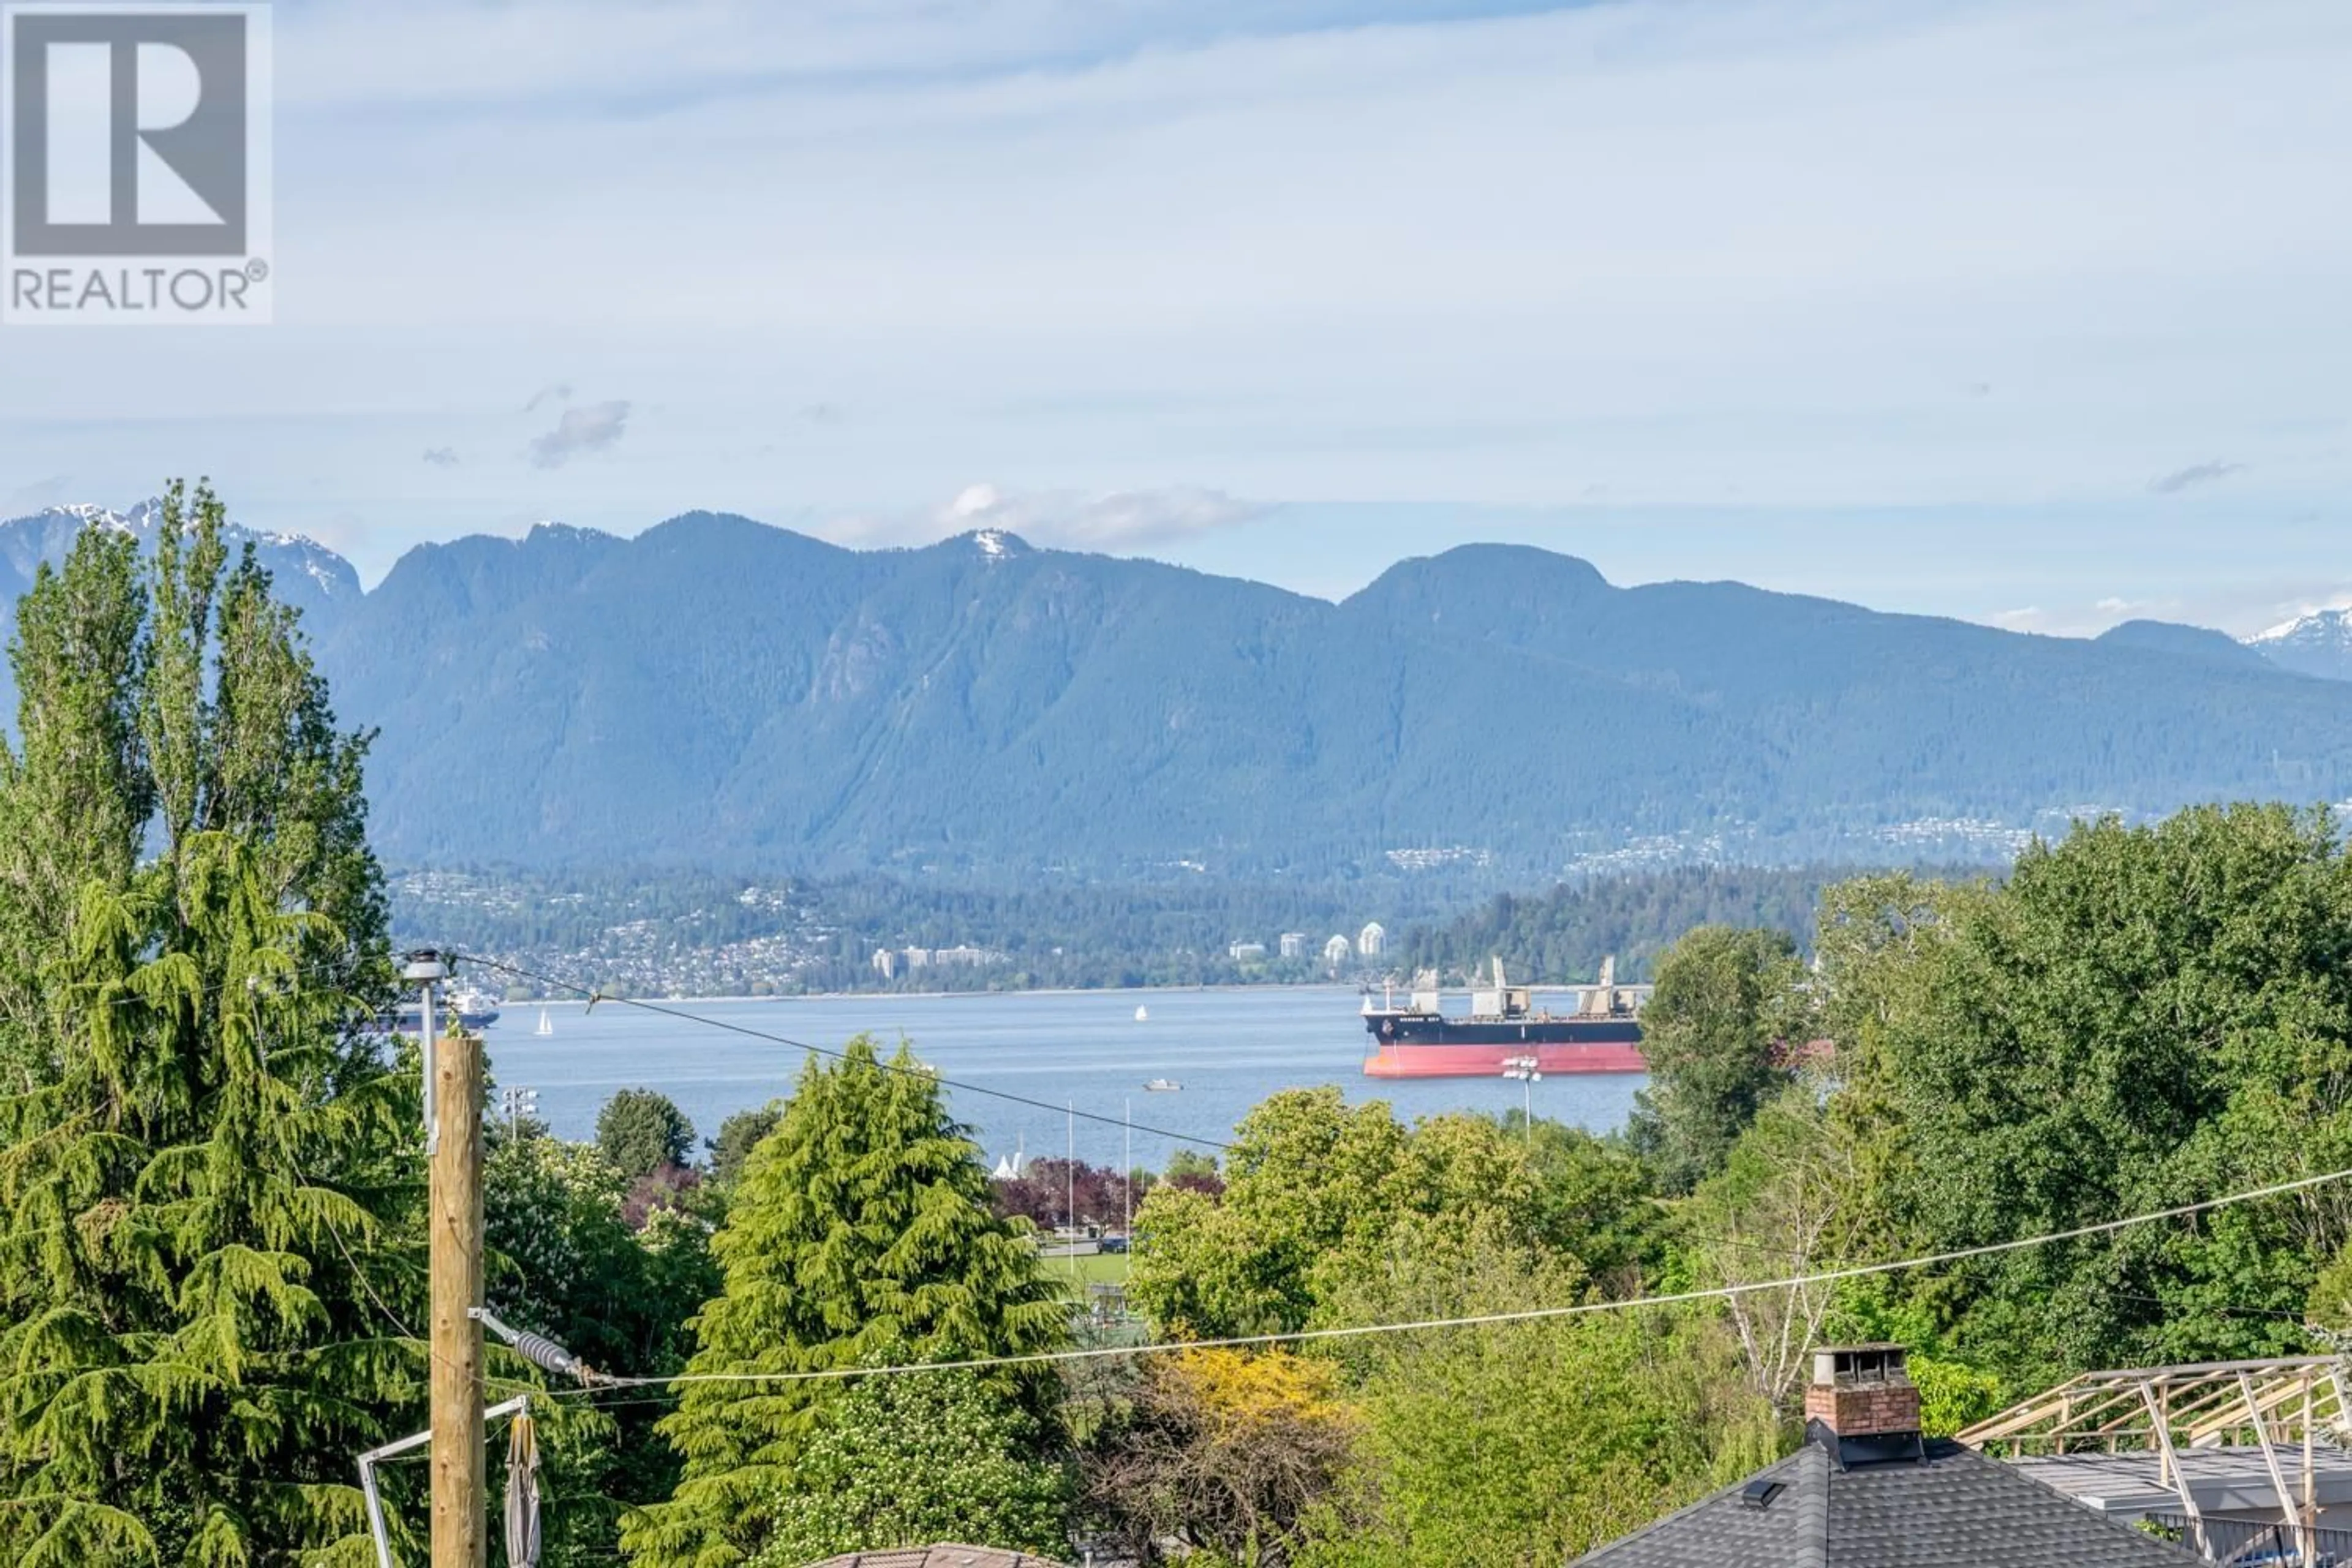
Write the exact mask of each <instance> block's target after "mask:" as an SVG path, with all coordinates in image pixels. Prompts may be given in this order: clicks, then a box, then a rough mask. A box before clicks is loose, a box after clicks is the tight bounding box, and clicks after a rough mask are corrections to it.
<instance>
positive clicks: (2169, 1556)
mask: <svg viewBox="0 0 2352 1568" xmlns="http://www.w3.org/2000/svg"><path fill="white" fill-rule="evenodd" d="M1755 1480H1777V1481H1780V1483H1782V1485H1783V1486H1785V1487H1786V1488H1787V1489H1786V1490H1785V1491H1782V1492H1781V1493H1780V1495H1779V1496H1777V1497H1775V1498H1774V1499H1773V1500H1772V1501H1771V1502H1770V1504H1769V1506H1767V1507H1764V1508H1758V1507H1756V1506H1755V1505H1754V1504H1752V1503H1750V1502H1749V1501H1748V1500H1746V1499H1745V1498H1744V1497H1743V1496H1742V1495H1741V1494H1742V1492H1743V1491H1744V1489H1746V1488H1747V1487H1748V1483H1749V1482H1750V1481H1755ZM1577 1561H1578V1563H1580V1564H1590V1565H1591V1568H2185V1565H2186V1564H2189V1563H2195V1562H2197V1561H2199V1560H2198V1559H2197V1558H2196V1557H2195V1556H2194V1555H2193V1554H2191V1553H2189V1552H2184V1551H2183V1550H2181V1549H2180V1548H2179V1547H2177V1546H2172V1545H2169V1544H2168V1543H2167V1542H2161V1541H2158V1540H2157V1539H2155V1538H2154V1537H2153V1536H2148V1535H2144V1534H2142V1533H2141V1532H2140V1531H2137V1530H2134V1529H2132V1528H2131V1527H2130V1526H2128V1525H2125V1524H2121V1523H2118V1522H2117V1521H2114V1520H2111V1519H2107V1518H2105V1517H2104V1516H2102V1515H2100V1514H2098V1513H2096V1512H2094V1511H2093V1510H2090V1509H2087V1508H2085V1507H2084V1506H2083V1505H2082V1504H2081V1503H2078V1502H2074V1501H2073V1500H2069V1499H2067V1498H2064V1497H2062V1496H2060V1495H2059V1494H2058V1493H2057V1492H2054V1491H2053V1490H2051V1489H2049V1488H2048V1487H2045V1486H2043V1485H2042V1483H2041V1482H2039V1481H2036V1480H2034V1479H2032V1478H2030V1477H2028V1476H2025V1475H2022V1474H2020V1473H2019V1472H2018V1471H2016V1470H2014V1469H2012V1468H2010V1467H2009V1466H2007V1465H2004V1464H2002V1463H2001V1462H2000V1461H1999V1460H1998V1459H1988V1458H1985V1457H1984V1456H1983V1455H1981V1454H1979V1453H1977V1452H1975V1451H1974V1450H1972V1449H1969V1448H1963V1447H1960V1446H1959V1445H1958V1444H1957V1443H1946V1442H1931V1443H1929V1444H1928V1445H1927V1457H1926V1458H1924V1459H1918V1460H1894V1461H1889V1462H1885V1463H1880V1464H1870V1465H1855V1466H1853V1467H1852V1468H1840V1467H1839V1465H1838V1461H1837V1459H1836V1457H1835V1456H1834V1455H1832V1453H1831V1452H1830V1450H1829V1449H1828V1448H1826V1447H1822V1445H1821V1444H1820V1443H1818V1442H1812V1443H1808V1444H1806V1445H1805V1447H1802V1448H1800V1449H1798V1450H1797V1452H1795V1453H1794V1454H1791V1455H1790V1456H1789V1457H1788V1458H1785V1459H1782V1460H1780V1462H1779V1463H1778V1464H1773V1465H1768V1466H1766V1467H1765V1468H1763V1469H1760V1470H1759V1471H1757V1472H1756V1474H1755V1475H1753V1476H1750V1477H1748V1478H1747V1479H1744V1480H1741V1481H1739V1482H1738V1483H1737V1484H1736V1485H1733V1486H1731V1487H1727V1488H1726V1489H1724V1490H1722V1491H1719V1492H1717V1493H1716V1494H1715V1495H1714V1496H1712V1497H1709V1498H1706V1499H1704V1500H1700V1501H1698V1502H1696V1503H1693V1504H1692V1505H1691V1506H1690V1507H1688V1508H1686V1509H1684V1510H1682V1511H1680V1512H1679V1513H1672V1514H1668V1515H1667V1516H1666V1517H1665V1518H1664V1519H1662V1520H1660V1521H1658V1522H1657V1523H1655V1524H1653V1525H1651V1526H1649V1527H1648V1528H1646V1529H1643V1530H1640V1531H1635V1532H1634V1533H1633V1534H1632V1535H1628V1536H1625V1537H1623V1538H1622V1539H1620V1540H1617V1541H1612V1542H1610V1543H1609V1544H1608V1545H1606V1546H1602V1547H1599V1548H1596V1549H1595V1550H1593V1551H1591V1552H1587V1553H1586V1554H1585V1555H1584V1556H1582V1557H1580V1558H1579V1559H1578V1560H1577Z"/></svg>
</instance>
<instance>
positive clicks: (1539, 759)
mask: <svg viewBox="0 0 2352 1568" xmlns="http://www.w3.org/2000/svg"><path fill="white" fill-rule="evenodd" d="M153 521H154V514H153V509H152V507H149V508H141V509H136V510H133V511H131V512H129V513H120V514H118V513H110V512H104V511H101V510H98V509H94V508H73V509H60V510H53V511H49V512H45V513H41V514H38V515H37V516H34V517H29V518H22V519H18V520H16V521H10V522H5V523H0V597H6V598H9V599H13V597H14V595H16V594H17V593H19V592H21V591H22V587H23V585H24V584H25V583H26V582H27V581H29V576H30V573H31V571H32V569H33V565H34V563H37V562H38V561H40V560H44V559H48V560H55V559H57V558H58V557H59V556H60V555H61V554H62V552H63V550H64V548H65V547H66V546H67V545H68V543H69V542H70V541H71V539H72V537H73V535H74V532H75V531H77V530H79V529H80V528H85V527H90V526H106V527H121V528H128V529H130V530H131V531H134V532H139V531H142V530H143V531H147V532H150V533H152V528H153ZM246 537H249V538H250V539H251V541H252V542H253V543H254V546H255V548H256V549H257V551H258V552H259V553H260V555H261V557H262V559H263V560H264V562H265V563H266V564H268V565H269V566H270V567H271V569H272V570H273V572H274V573H275V574H276V578H277V581H278V584H279V586H280V589H281V591H282V592H283V593H284V594H285V595H286V596H287V597H288V598H289V599H290V600H292V601H293V602H294V603H296V604H298V605H300V606H301V607H302V609H303V612H304V616H305V621H306V625H308V626H309V627H310V630H311V635H312V637H313V639H314V642H315V645H316V647H317V651H318V655H319V659H320V666H321V668H323V669H324V670H325V671H326V673H327V674H328V676H329V677H330V679H331V681H332V683H333V688H334V693H335V700H336V703H337V706H338V709H339V710H340V711H341V714H342V716H343V718H344V719H345V720H346V721H353V722H358V723H362V724H366V725H370V726H373V727H376V728H378V729H379V730H380V731H381V735H380V738H379V740H378V742H377V743H376V749H375V752H374V754H373V762H372V765H371V774H370V777H371V795H372V802H373V826H374V831H375V834H376V837H377V839H378V842H379V845H380V847H382V848H383V851H384V853H385V854H386V855H387V857H388V858H393V859H394V860H397V861H401V862H404V863H409V864H437V865H454V864H460V863H479V864H499V863H504V864H515V865H530V866H541V867H561V866H577V865H590V864H600V863H602V864H611V863H615V862H627V863H669V864H688V865H699V866H707V867H713V868H740V869H751V868H786V869H823V868H844V869H846V868H872V867H885V868H889V867H896V868H901V869H908V870H912V869H916V868H930V869H936V870H941V871H956V870H971V871H998V872H1008V871H1035V870H1047V869H1056V868H1058V869H1061V870H1066V871H1069V872H1074V873H1077V874H1084V875H1112V874H1120V873H1133V872H1136V871H1139V870H1142V869H1153V870H1156V871H1159V872H1160V873H1163V874H1179V875H1181V874H1192V872H1191V869H1190V868H1200V869H1202V870H1205V871H1207V872H1210V873H1216V872H1234V873H1244V872H1246V873H1249V874H1255V875H1265V874H1318V875H1322V874H1338V875H1349V874H1356V873H1358V872H1360V871H1361V870H1363V869H1365V868H1380V867H1381V866H1382V865H1383V863H1384V858H1385V860H1387V861H1389V862H1397V861H1399V859H1400V858H1401V857H1402V858H1404V859H1410V860H1417V861H1418V863H1428V862H1429V860H1430V858H1432V857H1434V858H1437V859H1439V860H1443V859H1444V858H1446V857H1449V856H1462V857H1475V858H1477V859H1478V860H1479V861H1480V863H1482V864H1493V865H1495V866H1496V867H1498V868H1502V869H1505V870H1509V871H1512V872H1517V873H1542V872H1548V871H1551V870H1556V869H1558V868H1560V867H1562V866H1563V865H1567V864H1570V863H1574V862H1577V861H1579V860H1580V859H1583V860H1590V859H1591V858H1595V857H1599V858H1601V859H1602V860H1605V859H1606V858H1607V857H1608V856H1609V855H1610V854H1612V853H1622V852H1624V851H1625V850H1626V849H1627V848H1628V847H1629V846H1630V847H1634V848H1642V847H1647V848H1648V849H1649V850H1651V851H1654V852H1656V853H1660V854H1667V855H1673V854H1689V855H1696V856H1701V857H1705V856H1717V857H1724V858H1761V859H1775V858H1793V857H1795V856H1797V855H1800V854H1806V855H1818V854H1822V853H1828V854H1832V855H1835V854H1841V853H1843V854H1846V855H1848V856H1850V857H1853V858H1872V857H1874V858H1886V856H1887V848H1886V846H1888V845H1889V844H1909V845H1911V846H1913V847H1914V848H1915V849H1920V850H1923V851H1925V850H1932V849H1935V848H1937V847H1939V846H1938V845H1937V843H1936V842H1934V841H1936V840H1937V838H1938V837H1939V836H1945V837H1948V836H1949V835H1952V834H1963V835H1965V834H1969V833H1979V834H1983V833H1990V834H1992V835H1993V836H1994V837H1996V838H2001V837H2002V836H2004V835H2008V834H2012V833H2014V832H2015V831H2017V830H2020V829H2022V828H2026V827H2032V826H2055V825H2063V820H2064V817H2065V816H2067V815H2068V814H2073V813H2080V812H2084V811H2095V810H2120V811H2124V812H2126V813H2127V814H2137V813H2153V812H2159V811H2164V810H2168V809H2171V808H2172V807H2175V806H2177V805H2180V804H2183V803H2185V802H2189V801H2193V800H2199V799H2207V798H2216V797H2242V796H2262V797H2272V796H2284V797H2285V798H2289V799H2294V800H2297V801H2315V800H2322V799H2326V800H2337V799H2341V798H2343V797H2345V796H2346V795H2352V681H2347V680H2345V679H2322V677H2340V676H2347V675H2352V639H2347V637H2346V635H2345V631H2346V628H2345V626H2344V625H2343V623H2342V621H2341V620H2340V618H2339V619H2338V620H2337V621H2336V622H2334V623H2319V625H2320V629H2318V630H2315V631H2313V632H2311V633H2310V634H2309V635H2308V636H2305V635H2301V634H2296V635H2287V630H2286V629H2285V628H2282V631H2281V633H2277V634H2271V635H2268V636H2266V637H2263V638H2259V639H2255V640H2254V641H2252V643H2247V644H2241V643H2238V642H2235V641H2233V640H2232V639H2231V638H2229V637H2226V636H2224V635H2222V634H2221V633H2218V632H2212V631H2208V630H2204V629H2202V628H2198V627H2191V626H2170V625H2166V624H2163V623H2154V622H2130V623H2126V624H2125V625H2123V626H2117V627H2116V628H2115V629H2114V630H2112V631H2110V632H2108V633H2107V634H2105V636H2103V637H2098V638H2095V639H2090V640H2083V639H2074V638H2063V637H2033V636H2026V635H2021V634H2016V633H2011V632H2005V631H2000V630H1996V629H1994V628H1991V627H1987V626H1977V625H1974V624H1970V623H1967V622H1961V621H1954V620H1946V619H1939V618H1936V617H1929V616H1905V615H1889V614H1883V613H1880V612H1876V611H1873V610H1868V609H1864V608H1862V607H1860V606H1858V605H1848V604H1842V603H1838V602H1835V601H1832V600H1827V599H1820V598H1811V597H1806V596H1802V595H1788V594H1779V593H1770V592H1766V591H1764V590H1760V589H1757V588H1752V587H1748V586H1746V585H1744V584H1737V583H1681V582H1678V583H1660V584H1645V585H1641V586H1634V587H1618V586H1614V585H1612V584H1610V583H1608V582H1607V581H1606V580H1604V579H1603V578H1602V577H1601V574H1600V573H1599V572H1598V571H1596V570H1595V569H1594V568H1593V567H1592V566H1591V565H1590V564H1588V563H1585V562H1582V561H1580V560H1577V559H1575V558H1573V557H1570V556H1566V555H1559V554H1554V553H1550V552H1544V551H1540V550H1536V549H1531V548H1526V547H1519V546H1500V545H1469V546H1464V547H1462V548H1459V549H1454V550H1450V551H1447V552H1444V554H1441V555H1437V556H1433V557H1430V558H1426V559H1418V560H1411V561H1405V562H1402V563H1399V564H1397V565H1396V566H1394V567H1392V568H1391V569H1390V570H1389V571H1388V572H1386V573H1385V574H1382V575H1381V577H1380V578H1379V579H1378V580H1377V581H1375V582H1374V583H1372V584H1370V585H1369V586H1367V587H1366V588H1364V589H1363V590H1361V591H1360V592H1359V593H1357V594H1355V595H1351V596H1349V598H1347V599H1346V600H1344V601H1342V602H1340V603H1338V604H1332V603H1330V602H1328V601H1325V600H1321V599H1316V598H1310V597H1306V596H1303V595H1296V594H1291V593H1287V592H1285V591H1283V590H1280V589H1277V588H1273V587H1268V586H1265V585H1264V584H1255V583H1250V582H1244V581H1241V580H1237V579H1233V578H1223V577H1215V576H1210V575H1206V574H1202V573H1198V572H1193V571H1190V570H1186V569H1182V568H1179V567H1174V566H1169V565H1165V564H1161V563H1156V562H1151V561H1144V560H1134V559H1124V558H1114V557H1108V556H1101V555H1090V554H1080V553H1073V552H1062V551H1054V550H1041V549H1033V548H1031V547H1030V546H1028V545H1027V544H1025V543H1024V542H1022V541H1021V540H1019V539H1018V538H1017V537H1015V536H1013V535H1012V534H1009V533H1005V532H1002V531H980V532H975V533H971V534H966V535H963V536H961V537H959V538H955V539H950V540H947V541H944V542H940V543H939V544H936V545H932V546H929V547H927V548H923V549H913V550H877V551H857V550H850V549H845V548H842V547H840V546H836V545H833V544H829V543H826V542H822V541H819V540H815V539H812V538H808V537H805V536H803V535H800V534H796V533H793V532H790V531H784V530H782V529H777V528H772V527H769V526H766V525H764V524H761V523H759V522H755V521H751V520H749V519H746V518H741V517H735V516H728V515H721V514H714V513H709V512H689V513H687V514H685V515H683V516H679V517H676V518H672V519H671V520H669V521H667V522H663V523H661V524H658V525H657V526H656V527H654V528H651V529H648V530H647V531H645V532H644V533H641V534H639V535H637V536H636V537H635V538H633V539H621V538H617V537H614V536H612V535H609V534H604V533H600V532H595V531H588V530H583V529H577V528H570V527H564V526H560V525H542V526H541V527H539V528H536V529H534V530H532V531H531V532H530V534H528V535H527V536H525V537H523V538H521V539H519V540H517V539H504V538H490V537H480V536H477V537H471V538H465V539H459V540H457V541H453V542H448V543H444V544H427V545H421V546H418V547H417V548H415V549H414V550H412V551H410V552H408V553H407V554H405V555H404V556H403V557H402V558H401V559H400V561H399V562H398V563H396V564H395V565H394V567H393V569H392V571H391V572H390V573H389V574H387V575H386V576H385V578H384V580H383V582H382V583H381V584H378V585H377V586H376V587H375V588H374V589H373V590H372V591H368V592H364V593H362V591H361V590H360V584H359V581H358V578H357V576H356V574H353V572H352V569H351V567H350V565H349V564H348V563H345V562H343V561H342V560H341V558H340V557H338V556H336V555H334V554H333V552H331V551H328V550H326V549H324V548H323V547H321V546H320V545H317V544H315V543H312V542H310V541H307V540H302V539H299V538H295V537H292V536H288V535H281V534H260V533H254V534H250V535H247V536H246ZM2315 620H2316V618H2315ZM2329 625H2332V626H2333V632H2332V634H2331V633H2330V632H2329V630H2328V629H2327V628H2328V626H2329ZM2331 635H2332V636H2333V638H2334V640H2333V642H2330V641H2329V637H2330V636H2331ZM2331 647H2332V648H2333V649H2334V650H2335V657H2336V662H2335V663H2333V664H2330V663H2329V662H2328V661H2327V659H2326V658H2323V657H2321V656H2322V655H2323V654H2324V653H2325V652H2326V650H2327V649H2328V648H2331ZM11 706H12V707H13V703H12V704H11ZM2004 841H2005V840H2004ZM1940 847H1941V848H1943V849H1945V850H1947V851H1948V849H1949V848H1950V846H1949V845H1948V844H1944V845H1941V846H1940Z"/></svg>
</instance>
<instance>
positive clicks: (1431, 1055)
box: [1364, 1040, 1650, 1078]
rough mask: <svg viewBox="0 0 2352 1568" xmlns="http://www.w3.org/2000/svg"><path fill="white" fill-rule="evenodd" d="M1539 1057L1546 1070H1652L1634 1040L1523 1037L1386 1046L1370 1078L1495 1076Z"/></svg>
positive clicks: (1370, 1067)
mask: <svg viewBox="0 0 2352 1568" xmlns="http://www.w3.org/2000/svg"><path fill="white" fill-rule="evenodd" d="M1529 1056H1531V1057H1533V1058H1536V1070H1537V1071H1538V1072H1544V1073H1580V1072H1586V1073H1591V1072H1647V1071H1649V1070H1650V1064H1649V1063H1648V1062H1647V1061H1645V1060H1643V1057H1642V1047H1639V1046H1637V1045H1634V1044H1633V1042H1631V1041H1629V1040H1571V1041H1567V1042H1563V1043H1560V1044H1557V1045H1535V1044H1528V1043H1521V1042H1517V1041H1514V1042H1511V1043H1509V1044H1496V1045H1460V1046H1439V1045H1403V1046H1382V1047H1380V1048H1379V1049H1378V1050H1376V1051H1374V1052H1373V1053H1372V1054H1371V1055H1370V1056H1369V1057H1367V1058H1364V1076H1365V1077H1366V1078H1494V1077H1496V1076H1497V1075H1498V1074H1500V1073H1501V1072H1502V1070H1503V1064H1504V1063H1505V1062H1507V1061H1509V1060H1511V1059H1512V1058H1517V1057H1529Z"/></svg>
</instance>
